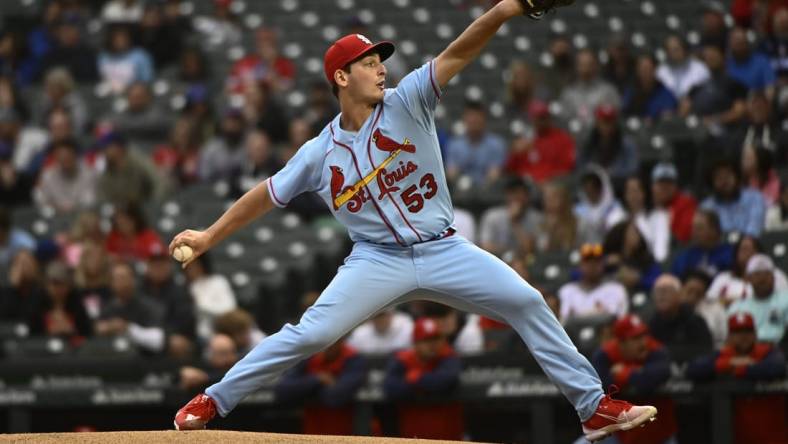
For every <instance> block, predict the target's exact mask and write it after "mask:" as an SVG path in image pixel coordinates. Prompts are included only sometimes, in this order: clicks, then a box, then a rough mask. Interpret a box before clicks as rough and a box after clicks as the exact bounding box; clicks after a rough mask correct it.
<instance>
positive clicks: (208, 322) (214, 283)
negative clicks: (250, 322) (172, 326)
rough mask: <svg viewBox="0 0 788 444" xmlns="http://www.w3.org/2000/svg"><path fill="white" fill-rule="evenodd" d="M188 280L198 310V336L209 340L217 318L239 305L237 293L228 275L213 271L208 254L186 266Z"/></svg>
mask: <svg viewBox="0 0 788 444" xmlns="http://www.w3.org/2000/svg"><path fill="white" fill-rule="evenodd" d="M186 280H187V282H188V283H189V293H190V294H191V297H192V300H193V301H194V306H195V309H196V311H197V337H198V338H200V339H202V340H204V341H207V340H208V338H209V337H211V334H212V333H213V323H214V321H215V319H216V318H217V317H218V316H221V315H223V314H225V313H227V312H229V311H230V310H233V309H235V307H236V306H237V303H236V301H235V293H234V292H233V288H232V287H231V286H230V282H229V281H228V280H227V278H226V277H224V276H223V275H221V274H218V273H214V272H213V267H212V266H211V262H210V257H208V256H206V255H202V256H199V257H198V258H197V259H195V260H194V261H193V262H192V263H191V264H189V266H188V267H186Z"/></svg>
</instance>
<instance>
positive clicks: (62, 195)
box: [35, 140, 97, 214]
mask: <svg viewBox="0 0 788 444" xmlns="http://www.w3.org/2000/svg"><path fill="white" fill-rule="evenodd" d="M50 151H51V153H52V157H54V161H55V164H54V165H53V166H52V167H51V168H48V169H47V170H45V171H44V172H43V174H42V175H41V179H40V181H39V182H38V186H37V187H36V193H35V197H36V203H37V204H38V205H39V206H40V207H50V208H53V209H54V210H55V211H56V212H58V213H61V214H69V213H74V212H76V211H79V210H81V209H86V208H90V207H92V206H93V205H94V204H95V203H96V182H97V177H96V174H95V172H94V171H93V169H91V168H89V167H88V166H87V165H85V164H84V163H83V162H82V160H81V159H80V155H79V147H78V146H77V144H76V142H75V141H74V140H62V141H59V142H55V143H53V144H52V148H51V149H50Z"/></svg>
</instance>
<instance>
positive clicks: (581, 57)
mask: <svg viewBox="0 0 788 444" xmlns="http://www.w3.org/2000/svg"><path fill="white" fill-rule="evenodd" d="M560 101H561V108H562V109H563V112H564V117H566V118H570V119H571V118H577V119H579V120H580V122H581V123H582V124H584V125H586V126H590V125H591V123H592V121H593V118H594V110H596V109H597V107H599V106H600V105H610V106H613V107H614V108H619V107H620V106H621V97H620V96H619V95H618V91H616V88H615V87H614V86H613V85H611V84H610V83H608V82H607V81H605V80H604V79H602V77H600V75H599V62H598V61H597V58H596V54H595V53H594V51H592V50H591V49H588V48H585V49H582V50H580V51H578V52H577V55H576V56H575V80H574V82H573V83H572V84H570V85H568V86H567V87H566V88H564V89H563V92H562V93H561V98H560Z"/></svg>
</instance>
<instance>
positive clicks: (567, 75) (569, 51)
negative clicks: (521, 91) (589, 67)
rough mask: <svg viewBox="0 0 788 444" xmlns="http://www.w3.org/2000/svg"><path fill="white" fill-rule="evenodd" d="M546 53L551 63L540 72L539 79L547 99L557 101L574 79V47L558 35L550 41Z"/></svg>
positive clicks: (565, 38)
mask: <svg viewBox="0 0 788 444" xmlns="http://www.w3.org/2000/svg"><path fill="white" fill-rule="evenodd" d="M547 51H548V53H549V54H550V57H551V58H552V61H553V63H552V65H550V66H547V67H545V68H544V69H543V70H541V72H540V76H539V77H541V78H542V81H543V82H544V85H545V87H546V88H547V93H548V95H549V98H550V99H557V98H558V97H559V96H560V95H561V93H562V92H563V91H564V89H566V87H567V86H568V85H569V84H570V83H571V82H572V81H573V80H574V77H575V62H574V58H575V56H574V54H573V52H574V46H573V45H572V41H571V40H569V38H568V37H567V36H566V35H561V34H559V35H556V36H554V37H553V38H552V40H550V43H549V44H548V46H547Z"/></svg>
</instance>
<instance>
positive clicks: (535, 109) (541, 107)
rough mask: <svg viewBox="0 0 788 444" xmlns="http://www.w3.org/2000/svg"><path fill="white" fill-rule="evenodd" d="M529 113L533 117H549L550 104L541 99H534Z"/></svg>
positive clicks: (529, 106)
mask: <svg viewBox="0 0 788 444" xmlns="http://www.w3.org/2000/svg"><path fill="white" fill-rule="evenodd" d="M528 115H529V116H530V117H531V118H532V119H538V118H540V117H547V116H549V115H550V106H549V105H547V103H545V102H543V101H541V100H533V101H531V103H530V104H529V105H528Z"/></svg>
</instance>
